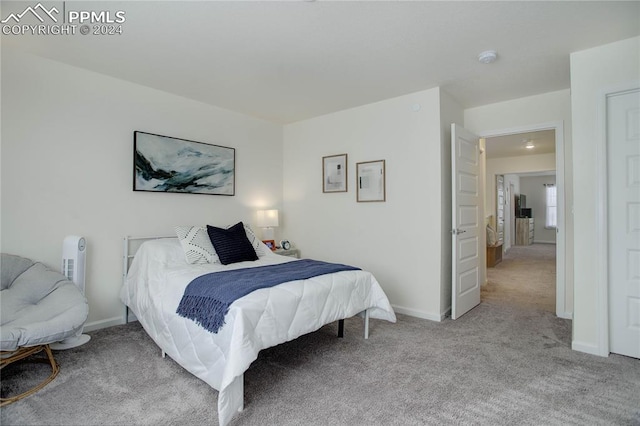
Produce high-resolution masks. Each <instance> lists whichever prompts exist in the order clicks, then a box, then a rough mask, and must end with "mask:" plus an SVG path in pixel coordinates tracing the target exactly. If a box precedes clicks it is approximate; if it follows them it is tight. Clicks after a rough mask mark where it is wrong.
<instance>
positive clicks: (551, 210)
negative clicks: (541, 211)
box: [544, 184, 558, 228]
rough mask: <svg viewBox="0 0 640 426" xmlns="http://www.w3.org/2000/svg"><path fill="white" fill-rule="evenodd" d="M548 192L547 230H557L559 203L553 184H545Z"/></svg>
mask: <svg viewBox="0 0 640 426" xmlns="http://www.w3.org/2000/svg"><path fill="white" fill-rule="evenodd" d="M544 186H545V192H546V205H547V211H546V218H545V224H544V226H545V228H555V227H556V226H557V225H558V202H557V199H558V197H557V192H556V186H555V185H553V184H545V185H544Z"/></svg>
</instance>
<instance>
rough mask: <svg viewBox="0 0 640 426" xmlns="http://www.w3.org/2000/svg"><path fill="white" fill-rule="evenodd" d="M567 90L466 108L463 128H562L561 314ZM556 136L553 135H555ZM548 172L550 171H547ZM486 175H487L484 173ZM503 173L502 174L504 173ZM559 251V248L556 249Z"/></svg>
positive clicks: (568, 275) (568, 182)
mask: <svg viewBox="0 0 640 426" xmlns="http://www.w3.org/2000/svg"><path fill="white" fill-rule="evenodd" d="M571 102H572V99H571V91H569V90H568V89H567V90H560V91H557V92H550V93H544V94H541V95H535V96H529V97H525V98H520V99H515V100H512V101H506V102H499V103H495V104H490V105H484V106H480V107H477V108H470V109H467V110H465V111H464V126H465V127H466V128H467V129H469V130H471V131H473V132H475V133H476V134H479V135H481V136H483V135H492V134H497V133H498V131H501V130H508V129H518V128H523V127H527V126H535V125H540V124H547V123H552V122H558V121H560V122H562V123H563V125H564V126H563V127H564V134H563V136H564V158H565V163H564V170H565V173H564V195H565V200H564V211H565V213H566V215H565V221H566V222H565V229H564V231H565V240H566V246H565V249H564V258H565V265H566V268H565V274H564V275H565V280H564V281H565V303H564V314H566V315H567V316H569V315H570V314H571V312H573V282H574V278H573V259H574V251H573V245H572V242H573V229H574V223H573V216H572V214H571V212H572V207H573V198H572V197H573V182H574V181H573V180H572V176H573V172H572V162H571V161H568V159H570V158H571V155H572V151H573V148H572V147H573V143H572V130H571V129H572V123H571ZM556 137H557V135H556ZM551 170H552V169H551ZM487 173H490V172H489V171H487ZM505 173H506V172H505ZM559 249H560V247H559Z"/></svg>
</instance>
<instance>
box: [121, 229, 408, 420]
mask: <svg viewBox="0 0 640 426" xmlns="http://www.w3.org/2000/svg"><path fill="white" fill-rule="evenodd" d="M265 251H266V252H268V253H267V254H266V255H265V256H262V257H260V259H259V260H257V261H255V262H241V263H236V264H232V265H226V266H224V265H220V264H205V265H189V264H187V263H186V261H185V258H184V253H183V252H182V248H181V247H180V243H179V242H178V240H177V239H161V240H154V241H148V242H145V243H144V244H142V245H141V247H140V249H139V250H138V252H137V253H136V255H135V257H134V259H133V262H132V264H131V267H130V268H129V272H128V276H127V279H126V281H125V284H124V286H123V288H122V290H121V292H120V298H121V300H122V302H123V303H125V304H126V305H127V306H128V307H129V308H130V309H131V310H132V311H133V313H134V314H135V315H136V317H137V318H138V319H139V321H140V323H141V324H142V326H143V327H144V329H145V330H146V332H147V333H148V334H149V336H151V338H152V339H153V340H154V341H155V342H156V344H157V345H158V346H159V347H160V348H161V349H162V350H163V351H164V352H165V353H166V354H168V355H169V356H170V357H171V358H172V359H174V360H175V361H176V362H177V363H179V364H180V365H181V366H182V367H184V368H185V369H186V370H188V371H189V372H191V373H192V374H194V375H195V376H197V377H199V378H200V379H202V380H204V381H205V382H206V383H207V384H209V385H210V386H211V387H213V388H214V389H216V390H218V391H219V395H218V416H219V420H220V424H221V425H225V424H226V423H228V422H229V421H230V420H231V418H232V416H233V415H234V413H235V410H236V409H238V408H241V407H242V379H243V374H244V372H245V371H246V370H247V369H248V368H249V366H250V364H251V363H252V362H253V361H254V360H255V359H256V358H257V356H258V352H259V351H260V350H261V349H264V348H268V347H271V346H275V345H277V344H280V343H283V342H286V341H289V340H293V339H295V338H296V337H298V336H301V335H303V334H306V333H309V332H312V331H315V330H318V329H319V328H320V327H322V326H323V325H325V324H328V323H330V322H333V321H336V320H339V319H342V318H348V317H351V316H354V315H356V314H358V313H360V312H362V311H364V310H368V311H369V313H370V316H371V318H378V319H384V320H388V321H391V322H395V320H396V317H395V314H394V312H393V309H392V308H391V305H390V304H389V300H388V299H387V296H386V295H385V294H384V291H383V290H382V288H381V287H380V285H379V284H378V282H377V281H376V279H375V278H374V277H373V275H372V274H371V273H369V272H365V271H343V272H338V273H334V274H329V275H323V276H319V277H315V278H311V279H308V280H302V281H291V282H287V283H283V284H280V285H277V286H275V287H271V288H266V289H261V290H257V291H254V292H253V293H250V294H248V295H247V296H244V297H242V298H241V299H238V300H237V301H235V302H234V303H233V304H232V305H231V307H230V309H229V313H228V314H227V316H226V317H225V321H226V323H225V325H224V326H223V327H222V328H221V329H220V330H219V331H218V333H215V334H214V333H211V332H209V331H207V330H205V329H204V328H202V327H201V326H199V325H197V324H196V323H195V322H193V321H192V320H190V319H187V318H183V317H181V316H179V315H178V314H176V309H177V307H178V304H179V302H180V299H181V298H182V295H183V293H184V290H185V288H186V286H187V285H188V284H189V283H190V282H191V281H192V280H193V279H194V278H196V277H198V276H200V275H202V274H206V273H209V272H217V271H222V270H230V269H238V268H248V267H255V266H264V265H271V264H277V263H283V262H290V261H295V259H292V258H289V257H284V256H279V255H276V254H274V253H271V252H270V251H268V250H265ZM232 385H233V388H235V389H236V391H232ZM238 389H239V390H238ZM234 392H235V393H236V394H237V393H238V392H240V395H239V396H238V395H235V396H233V395H232V394H233V393H234ZM238 398H239V399H240V400H239V401H238Z"/></svg>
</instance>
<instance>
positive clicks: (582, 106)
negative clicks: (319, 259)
mask: <svg viewBox="0 0 640 426" xmlns="http://www.w3.org/2000/svg"><path fill="white" fill-rule="evenodd" d="M639 78H640V37H636V38H632V39H628V40H623V41H619V42H616V43H612V44H608V45H605V46H600V47H597V48H594V49H589V50H584V51H581V52H576V53H573V54H571V106H572V111H573V125H574V127H573V140H574V147H575V149H574V150H573V165H574V168H573V180H574V182H576V185H575V189H574V207H575V212H576V215H575V229H576V232H575V235H574V247H575V267H574V272H575V286H576V290H575V310H574V316H573V344H572V346H573V348H574V349H578V350H581V351H585V352H589V353H596V354H600V355H607V354H608V353H609V344H608V328H607V327H608V325H607V324H608V320H607V316H608V311H607V297H606V286H607V282H606V281H607V278H606V273H607V271H606V269H605V268H604V267H603V263H602V262H603V261H604V260H605V259H604V258H605V257H606V256H603V255H602V253H601V248H602V246H603V244H605V243H606V235H605V236H604V241H603V239H602V238H601V237H602V234H600V231H601V230H603V226H604V224H603V214H602V212H603V211H604V210H605V209H606V206H605V205H604V203H603V200H604V198H603V197H601V194H602V192H601V187H600V183H601V181H600V179H599V178H600V177H601V176H602V171H603V168H602V167H601V165H602V161H604V159H605V158H606V155H605V154H604V152H603V148H604V147H605V146H606V145H605V142H604V140H603V138H604V135H605V134H606V132H605V130H604V129H605V116H604V110H605V108H604V105H605V95H606V94H607V93H612V92H616V91H619V90H621V89H629V88H631V87H633V86H635V87H638V86H639V85H640V82H639Z"/></svg>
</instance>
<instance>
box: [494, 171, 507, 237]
mask: <svg viewBox="0 0 640 426" xmlns="http://www.w3.org/2000/svg"><path fill="white" fill-rule="evenodd" d="M504 205H505V191H504V176H503V175H497V176H496V232H497V233H498V242H500V243H502V244H504ZM502 249H504V246H503V247H502Z"/></svg>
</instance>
